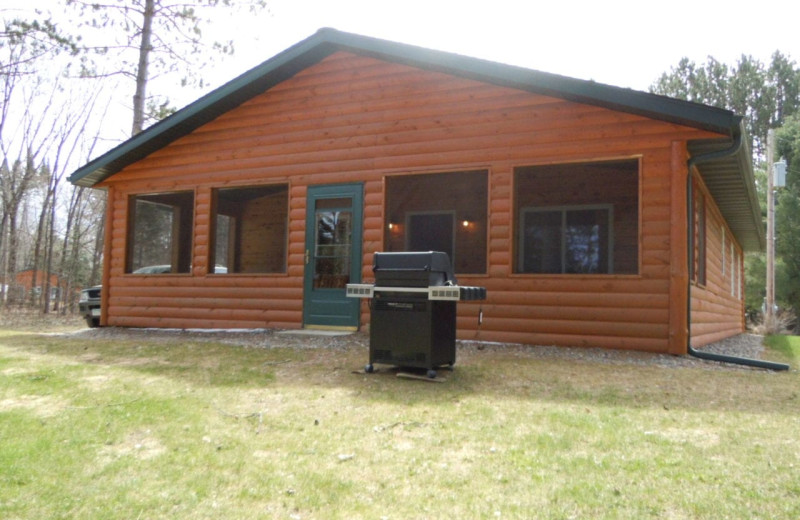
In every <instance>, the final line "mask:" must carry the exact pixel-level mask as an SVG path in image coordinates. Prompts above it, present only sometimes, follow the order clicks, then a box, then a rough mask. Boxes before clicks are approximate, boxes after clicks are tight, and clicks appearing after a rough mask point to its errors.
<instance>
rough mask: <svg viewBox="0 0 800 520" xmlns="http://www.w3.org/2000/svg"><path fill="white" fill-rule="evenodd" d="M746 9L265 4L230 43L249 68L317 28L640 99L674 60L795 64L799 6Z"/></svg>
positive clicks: (340, 0) (413, 2)
mask: <svg viewBox="0 0 800 520" xmlns="http://www.w3.org/2000/svg"><path fill="white" fill-rule="evenodd" d="M751 4H752V7H750V4H745V3H743V2H736V1H726V2H721V1H716V0H711V1H709V0H670V1H669V2H656V1H652V0H633V1H630V0H605V1H603V0H595V1H586V0H577V1H570V0H550V1H544V2H542V1H535V0H530V1H526V0H482V1H472V0H458V1H452V0H403V1H381V0H328V1H325V0H315V1H312V0H307V1H303V0H272V1H271V3H270V14H269V15H268V16H263V17H260V18H259V19H258V20H255V23H252V22H251V24H249V27H253V25H255V27H256V28H255V30H247V31H244V33H248V34H249V35H250V36H249V37H248V40H249V41H248V42H239V45H238V48H237V49H238V50H237V52H238V53H239V58H238V59H237V60H236V61H237V62H238V63H241V64H242V65H251V66H254V65H256V64H258V63H260V62H261V61H263V60H264V59H266V58H268V57H270V56H272V55H274V54H276V53H277V52H280V51H281V50H283V49H285V48H287V47H288V46H290V45H291V44H293V43H296V42H297V41H300V40H302V39H303V38H305V37H307V36H309V35H310V34H313V33H314V32H315V31H316V30H317V29H319V28H320V27H333V28H336V29H340V30H343V31H350V32H355V33H359V34H365V35H368V36H376V37H379V38H385V39H388V40H393V41H398V42H403V43H410V44H415V45H421V46H423V47H429V48H433V49H439V50H445V51H451V52H456V53H460V54H466V55H469V56H475V57H479V58H486V59H490V60H493V61H499V62H504V63H510V64H514V65H520V66H524V67H528V68H533V69H538V70H542V71H546V72H553V73H557V74H563V75H567V76H571V77H576V78H581V79H593V80H595V81H599V82H601V83H608V84H612V85H617V86H621V87H630V88H635V89H638V90H646V89H647V87H648V86H649V85H650V84H652V83H653V81H655V79H656V78H657V77H658V76H659V75H660V74H661V73H662V72H664V71H667V70H669V68H670V67H671V66H673V65H675V64H677V62H678V60H679V59H680V58H681V57H683V56H687V57H689V58H691V59H693V60H695V61H698V62H704V61H705V60H706V58H707V57H708V56H714V57H715V58H717V59H719V60H720V61H723V62H726V63H734V62H735V61H736V60H737V59H738V58H739V56H741V55H742V54H743V53H744V54H750V55H753V56H754V57H756V58H759V59H761V60H762V61H767V60H768V59H769V57H770V56H771V55H772V53H773V52H774V51H775V50H780V51H781V52H783V53H784V54H788V55H790V56H792V57H793V58H794V59H795V60H800V35H799V34H798V33H797V32H796V28H797V23H798V21H800V2H799V1H797V0H780V1H776V0H762V1H759V2H752V3H751ZM745 6H746V7H745ZM781 24H783V26H781ZM220 27H221V25H220ZM793 29H794V30H793ZM250 41H252V42H253V43H252V44H251V43H250ZM251 45H252V47H251ZM240 60H241V61H240ZM245 68H246V67H244V68H243V69H242V70H245Z"/></svg>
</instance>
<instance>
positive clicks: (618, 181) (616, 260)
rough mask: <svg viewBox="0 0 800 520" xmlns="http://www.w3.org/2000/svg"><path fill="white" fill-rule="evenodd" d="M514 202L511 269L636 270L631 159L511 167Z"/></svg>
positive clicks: (635, 188) (635, 167)
mask: <svg viewBox="0 0 800 520" xmlns="http://www.w3.org/2000/svg"><path fill="white" fill-rule="evenodd" d="M514 207H515V224H516V226H517V232H516V233H515V236H516V241H515V243H514V251H515V259H516V261H515V265H514V272H517V273H542V274H612V273H613V274H635V273H637V272H638V269H639V161H638V160H637V159H625V160H619V161H603V162H594V163H577V164H554V165H543V166H528V167H523V168H517V169H515V171H514Z"/></svg>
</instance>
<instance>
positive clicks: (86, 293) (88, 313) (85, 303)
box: [78, 265, 228, 328]
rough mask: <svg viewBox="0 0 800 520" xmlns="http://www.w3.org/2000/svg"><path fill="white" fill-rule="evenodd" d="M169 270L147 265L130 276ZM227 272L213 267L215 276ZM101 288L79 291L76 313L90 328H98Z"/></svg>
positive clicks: (221, 268)
mask: <svg viewBox="0 0 800 520" xmlns="http://www.w3.org/2000/svg"><path fill="white" fill-rule="evenodd" d="M171 269H172V268H171V266H169V265H148V266H146V267H140V268H139V269H137V270H135V271H134V272H133V273H132V274H163V273H169V272H170V271H171ZM227 272H228V268H227V267H225V266H224V265H215V266H214V273H215V274H225V273H227ZM102 288H103V286H102V285H95V286H94V287H89V288H87V289H83V290H82V291H81V299H80V300H79V301H78V311H79V312H80V314H81V316H82V317H83V319H85V320H86V325H88V326H89V327H90V328H94V327H99V326H100V292H101V290H102Z"/></svg>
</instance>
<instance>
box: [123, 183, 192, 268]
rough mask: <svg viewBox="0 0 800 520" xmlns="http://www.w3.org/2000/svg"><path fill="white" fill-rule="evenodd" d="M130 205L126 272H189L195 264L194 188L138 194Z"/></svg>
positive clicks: (133, 197) (131, 199)
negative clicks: (193, 258) (192, 189)
mask: <svg viewBox="0 0 800 520" xmlns="http://www.w3.org/2000/svg"><path fill="white" fill-rule="evenodd" d="M128 208H129V211H128V249H127V258H126V266H125V272H127V273H134V274H164V273H188V272H189V271H190V269H191V266H192V256H191V255H192V227H193V216H194V192H191V191H182V192H175V193H159V194H147V195H134V196H131V197H130V199H129V204H128Z"/></svg>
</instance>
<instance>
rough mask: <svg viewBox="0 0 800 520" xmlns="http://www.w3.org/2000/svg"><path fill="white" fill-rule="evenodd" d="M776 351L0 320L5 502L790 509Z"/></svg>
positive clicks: (334, 511) (548, 513)
mask: <svg viewBox="0 0 800 520" xmlns="http://www.w3.org/2000/svg"><path fill="white" fill-rule="evenodd" d="M796 340H797V338H771V339H770V344H775V345H778V346H776V350H774V351H770V353H769V357H770V358H772V359H775V360H780V361H788V362H790V363H793V369H792V370H791V371H789V372H782V373H773V372H767V371H762V370H751V369H742V368H730V369H719V367H718V366H716V365H714V364H713V363H712V364H711V365H712V366H714V368H711V367H706V366H704V365H702V366H700V367H697V368H695V367H690V368H687V367H667V366H657V365H653V366H641V365H634V364H607V363H606V364H604V363H598V362H590V361H577V362H575V361H567V360H564V359H546V358H545V359H541V358H538V359H537V358H534V357H533V356H528V355H526V354H525V352H524V351H520V350H519V349H507V350H506V349H503V348H487V349H486V350H483V351H479V350H472V351H470V352H464V353H462V352H459V359H458V365H457V366H456V369H455V371H454V372H453V373H449V374H446V377H447V378H448V380H447V381H446V382H445V383H442V384H431V383H426V382H420V381H414V380H405V379H399V378H396V377H394V376H393V375H391V374H390V373H378V374H372V375H363V374H354V373H353V370H355V369H358V368H359V367H361V366H363V364H364V363H365V361H366V359H367V352H366V349H365V347H364V343H363V341H362V342H361V343H360V344H357V345H345V344H337V345H335V346H333V347H331V348H253V347H246V346H242V345H231V344H223V343H213V342H208V341H201V340H198V339H196V338H193V337H186V338H183V339H181V340H180V341H174V342H163V341H146V340H143V339H139V340H125V339H105V340H103V339H92V340H91V341H87V340H86V338H85V337H81V335H68V336H63V335H46V334H39V333H33V332H21V331H12V330H5V331H2V330H0V518H4V519H17V518H19V519H45V518H47V519H55V518H87V519H88V518H92V519H96V518H120V519H123V518H124V519H154V518H170V519H172V518H181V519H183V518H192V519H203V518H209V519H212V518H213V519H218V518H225V519H239V518H241V519H245V518H246V519H251V518H287V519H306V518H326V519H327V518H347V519H354V518H369V519H381V518H387V519H408V518H636V519H639V518H648V517H649V518H691V519H696V518H746V519H751V518H770V519H776V518H786V519H796V518H800V440H798V435H799V434H800V398H799V397H798V394H800V378H799V377H798V372H797V369H796V367H797V362H798V356H800V345H799V344H798V342H797V341H796Z"/></svg>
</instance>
